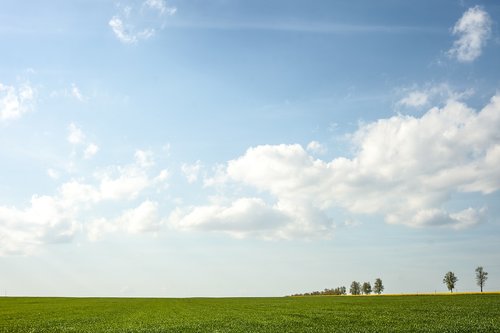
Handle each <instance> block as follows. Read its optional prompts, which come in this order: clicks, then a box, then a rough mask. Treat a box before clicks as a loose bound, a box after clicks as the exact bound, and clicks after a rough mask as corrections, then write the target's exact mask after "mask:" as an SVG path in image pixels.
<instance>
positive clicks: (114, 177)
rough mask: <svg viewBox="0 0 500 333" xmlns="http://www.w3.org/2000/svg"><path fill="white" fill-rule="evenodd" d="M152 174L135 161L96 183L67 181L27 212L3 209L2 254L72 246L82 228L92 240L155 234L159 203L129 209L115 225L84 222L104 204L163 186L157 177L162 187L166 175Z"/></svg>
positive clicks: (34, 200) (100, 176)
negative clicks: (110, 234)
mask: <svg viewBox="0 0 500 333" xmlns="http://www.w3.org/2000/svg"><path fill="white" fill-rule="evenodd" d="M50 170H51V169H49V171H50ZM49 173H50V172H49ZM151 173H152V172H151V171H150V170H149V169H148V167H146V166H145V165H144V163H141V161H137V160H136V161H135V162H134V163H131V164H128V165H119V166H111V167H107V168H104V169H102V170H100V171H99V172H96V173H95V175H94V177H93V179H92V180H88V181H84V180H81V179H72V180H70V181H67V182H64V183H63V184H61V185H60V186H59V188H58V189H57V191H56V193H55V194H54V195H51V196H48V195H44V196H37V195H35V196H33V198H32V199H31V202H30V205H28V206H27V207H24V208H18V207H7V206H1V205H0V255H5V254H15V253H19V254H26V253H30V252H31V251H33V250H35V249H36V248H37V247H38V246H39V245H42V244H46V243H52V242H63V241H69V240H71V239H72V237H73V236H74V235H75V234H76V233H77V232H78V231H79V230H81V229H82V226H84V229H85V230H86V231H87V233H88V235H89V238H90V239H98V238H99V237H101V236H102V235H103V234H105V233H107V232H111V231H113V230H123V231H125V232H127V233H139V232H146V231H154V230H156V229H157V228H158V226H159V223H160V219H159V217H158V204H157V203H156V202H153V201H149V200H146V201H144V202H143V203H142V204H141V205H139V206H138V207H136V208H134V209H128V210H125V211H124V212H123V213H122V214H121V215H120V216H119V217H118V218H116V219H114V220H112V222H113V223H109V222H108V220H107V219H106V218H105V217H103V216H99V217H96V218H93V219H92V220H90V221H87V220H86V219H85V218H84V216H86V214H85V213H86V212H89V211H92V210H94V209H97V207H102V205H105V204H106V203H110V204H112V203H116V204H119V203H127V202H130V201H131V200H134V199H136V198H138V197H139V196H140V195H141V194H142V193H143V192H144V191H145V190H146V189H148V188H151V187H153V186H155V185H156V184H158V183H159V182H158V177H160V178H161V179H162V181H163V182H164V181H165V180H166V177H167V174H168V173H167V171H166V170H162V172H160V175H159V176H155V175H154V174H153V175H152V174H151Z"/></svg>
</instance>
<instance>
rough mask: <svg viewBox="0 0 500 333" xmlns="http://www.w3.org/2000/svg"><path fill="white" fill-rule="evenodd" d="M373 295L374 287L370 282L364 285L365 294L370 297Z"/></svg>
mask: <svg viewBox="0 0 500 333" xmlns="http://www.w3.org/2000/svg"><path fill="white" fill-rule="evenodd" d="M371 293H372V285H371V284H370V282H364V283H363V294H365V295H370V294H371Z"/></svg>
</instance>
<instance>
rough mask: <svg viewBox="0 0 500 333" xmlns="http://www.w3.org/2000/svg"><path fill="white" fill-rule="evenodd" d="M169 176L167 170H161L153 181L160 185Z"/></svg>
mask: <svg viewBox="0 0 500 333" xmlns="http://www.w3.org/2000/svg"><path fill="white" fill-rule="evenodd" d="M169 176H170V173H169V172H168V170H167V169H163V170H161V171H160V173H159V174H158V176H156V178H155V181H156V182H160V183H162V182H165V181H166V180H167V179H168V177H169Z"/></svg>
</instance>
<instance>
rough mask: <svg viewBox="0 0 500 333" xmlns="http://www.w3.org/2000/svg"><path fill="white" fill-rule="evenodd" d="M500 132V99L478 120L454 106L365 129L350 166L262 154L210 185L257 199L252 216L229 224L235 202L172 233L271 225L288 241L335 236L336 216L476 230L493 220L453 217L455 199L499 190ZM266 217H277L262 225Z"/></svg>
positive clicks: (476, 212)
mask: <svg viewBox="0 0 500 333" xmlns="http://www.w3.org/2000/svg"><path fill="white" fill-rule="evenodd" d="M499 126H500V95H496V96H494V97H493V98H492V99H491V101H490V102H489V103H488V105H486V106H485V107H484V108H483V109H482V110H480V111H478V112H477V111H475V110H473V109H471V108H470V107H468V106H467V105H466V104H464V103H462V102H459V101H456V100H448V102H447V103H446V104H445V105H444V106H443V107H442V108H437V107H435V108H432V109H430V110H429V111H428V112H426V113H425V114H423V115H422V116H421V117H414V116H407V115H397V116H394V117H391V118H388V119H381V120H378V121H376V122H373V123H369V124H365V125H362V126H360V128H359V129H358V130H357V131H356V132H355V133H353V134H352V135H351V136H350V138H351V143H352V145H353V149H354V151H355V154H354V156H353V157H351V158H345V157H338V158H335V159H333V160H330V161H324V160H321V159H316V158H314V157H313V156H311V155H310V154H309V153H308V152H307V150H306V149H304V148H303V147H302V146H300V145H297V144H295V145H263V146H257V147H253V148H250V149H248V150H247V152H246V153H245V154H244V155H243V156H241V157H239V158H237V159H234V160H231V161H229V162H228V163H227V164H226V165H225V166H224V168H223V170H222V173H223V174H222V175H221V174H220V172H219V174H216V175H214V179H211V180H208V181H207V182H206V184H209V185H217V184H220V183H222V184H233V186H236V185H238V186H242V187H245V188H250V189H252V188H253V189H254V190H257V193H262V197H259V198H253V199H252V200H253V201H251V203H252V204H253V206H252V209H232V210H230V211H231V212H233V214H232V215H231V218H230V219H228V220H227V221H226V220H225V219H223V218H222V217H221V214H222V216H224V212H226V211H227V210H229V209H231V207H233V205H234V204H235V203H236V202H238V200H239V199H236V200H233V202H232V203H230V204H226V205H220V204H211V205H206V206H200V207H191V208H190V209H189V210H187V211H177V212H176V215H175V216H174V217H172V219H173V221H174V222H172V223H173V224H174V225H175V226H177V227H179V228H181V229H182V228H189V229H200V230H205V229H209V230H222V231H225V232H231V231H234V232H238V233H239V234H240V235H241V234H244V233H245V227H247V226H248V225H249V223H250V222H249V221H254V222H253V223H254V224H253V225H254V226H255V227H256V229H259V228H262V226H261V225H260V224H261V223H269V226H270V227H271V229H272V231H269V232H268V233H267V234H270V235H273V236H274V237H285V238H287V237H294V235H300V234H301V233H302V234H305V235H313V234H326V233H327V232H328V231H331V230H332V229H333V224H332V221H330V220H329V210H331V209H338V208H342V209H344V210H345V211H346V212H348V213H351V214H377V215H381V216H384V217H385V220H386V222H388V223H391V224H404V225H408V226H410V227H431V226H441V227H449V228H455V229H460V228H466V227H470V226H472V225H475V224H477V223H480V222H481V221H483V220H484V219H485V218H486V214H485V209H484V207H468V206H464V207H462V208H459V209H456V210H451V211H449V210H447V209H446V207H447V205H448V204H449V203H450V198H451V197H452V195H454V194H459V193H467V192H479V193H482V194H484V195H487V194H489V193H493V192H495V191H498V190H499V189H500V167H499V165H500V136H499V135H498V128H499ZM246 200H248V199H246ZM257 203H258V204H257ZM247 206H250V204H249V203H248V201H247ZM259 209H260V210H261V211H262V210H264V211H267V212H274V213H275V214H276V215H275V216H273V218H267V219H259V218H258V217H256V216H255V214H256V212H257V211H258V210H259ZM278 216H280V217H278ZM273 219H276V221H280V223H278V224H273V223H274V222H273ZM264 221H268V222H264ZM240 223H241V225H240ZM292 231H293V232H292ZM278 235H279V236H278Z"/></svg>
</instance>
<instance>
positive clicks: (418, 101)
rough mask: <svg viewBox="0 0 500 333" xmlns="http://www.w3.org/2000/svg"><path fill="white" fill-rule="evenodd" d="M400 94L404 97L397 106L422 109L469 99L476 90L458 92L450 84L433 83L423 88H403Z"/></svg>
mask: <svg viewBox="0 0 500 333" xmlns="http://www.w3.org/2000/svg"><path fill="white" fill-rule="evenodd" d="M398 94H402V95H403V97H401V99H400V100H399V101H398V102H397V106H402V107H405V108H414V109H421V108H427V107H429V106H430V105H444V104H446V103H447V102H448V101H450V100H453V101H461V100H464V99H467V98H468V97H470V96H471V95H473V94H474V90H472V89H467V90H465V91H458V90H456V89H454V88H453V87H452V86H451V85H449V84H448V83H440V84H434V83H431V84H425V85H423V86H421V87H411V88H401V89H399V91H398Z"/></svg>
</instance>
